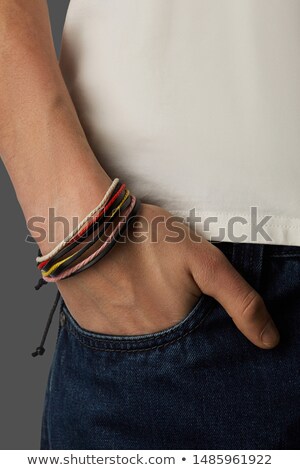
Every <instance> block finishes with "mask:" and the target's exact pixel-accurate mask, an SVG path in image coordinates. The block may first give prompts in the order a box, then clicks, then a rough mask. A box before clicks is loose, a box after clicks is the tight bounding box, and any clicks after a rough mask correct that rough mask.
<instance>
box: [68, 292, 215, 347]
mask: <svg viewBox="0 0 300 470" xmlns="http://www.w3.org/2000/svg"><path fill="white" fill-rule="evenodd" d="M202 295H203V296H205V297H206V298H205V299H203V302H204V305H203V308H205V302H206V303H207V306H209V303H210V302H212V301H214V299H213V298H212V297H210V296H206V295H205V294H202ZM201 298H202V297H201ZM198 304H199V305H198ZM200 306H201V304H200V300H199V301H198V303H197V304H196V305H195V307H194V309H193V310H192V311H191V313H192V314H195V313H196V312H197V310H198V307H200ZM63 313H64V312H63ZM190 318H193V317H192V316H191V317H190ZM184 320H188V316H187V317H186V318H185V319H184ZM184 320H183V323H182V324H181V325H180V324H178V328H176V325H175V328H174V330H173V331H172V330H169V331H164V332H161V333H159V335H157V337H156V338H157V339H159V338H163V337H164V336H166V335H168V334H172V333H173V332H175V333H177V332H180V330H181V329H182V328H184V327H185V324H184ZM66 323H67V328H68V330H69V331H71V330H73V331H75V332H76V334H78V335H82V336H84V337H85V339H86V340H88V341H98V342H102V343H109V344H113V343H116V342H121V343H127V344H128V345H130V344H131V343H143V342H147V341H151V340H152V339H156V338H155V337H154V336H150V337H148V338H140V339H134V338H133V337H132V339H126V338H114V339H113V343H112V342H111V341H110V340H109V339H108V340H105V339H104V338H97V337H93V336H89V335H85V332H84V331H83V332H82V333H81V332H80V331H77V328H76V326H74V325H73V324H72V323H70V320H69V319H68V321H67V322H66ZM69 325H70V326H69ZM79 328H80V326H79ZM100 334H101V333H100ZM108 336H109V335H108Z"/></svg>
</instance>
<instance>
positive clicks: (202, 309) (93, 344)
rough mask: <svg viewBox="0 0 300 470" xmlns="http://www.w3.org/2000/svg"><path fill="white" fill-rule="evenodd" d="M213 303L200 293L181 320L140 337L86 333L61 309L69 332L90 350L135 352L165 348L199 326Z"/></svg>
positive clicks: (64, 308) (63, 308)
mask: <svg viewBox="0 0 300 470" xmlns="http://www.w3.org/2000/svg"><path fill="white" fill-rule="evenodd" d="M215 304H216V301H215V300H214V299H213V298H212V297H210V296H208V295H205V294H201V296H200V297H199V299H198V300H197V303H196V304H195V306H194V307H193V308H192V310H191V311H190V312H189V313H188V314H187V315H186V316H185V317H184V318H183V319H182V320H181V321H179V322H178V323H176V324H175V325H173V326H171V327H169V328H166V329H163V330H160V331H158V332H155V333H149V334H142V335H110V334H104V333H95V332H92V331H89V330H86V329H84V328H82V327H81V326H80V325H79V324H78V323H77V322H76V320H75V319H74V317H73V316H72V315H71V313H70V311H69V309H68V308H67V306H66V305H65V304H64V303H63V305H62V309H61V318H62V321H63V323H65V327H66V329H67V330H68V332H69V333H70V334H72V335H73V336H75V337H76V338H77V339H78V341H79V342H80V343H81V344H83V345H85V346H87V347H88V348H90V349H93V350H95V351H96V350H98V351H99V350H102V351H119V352H135V351H136V352H137V351H145V350H151V349H154V348H159V347H165V346H167V345H168V344H170V343H173V342H174V341H177V340H178V339H180V338H182V337H183V336H186V335H188V334H189V333H190V332H191V331H193V330H194V329H196V328H198V327H199V326H200V325H201V323H202V322H203V321H204V319H205V318H206V316H207V315H208V314H209V312H211V311H212V309H213V308H214V306H215Z"/></svg>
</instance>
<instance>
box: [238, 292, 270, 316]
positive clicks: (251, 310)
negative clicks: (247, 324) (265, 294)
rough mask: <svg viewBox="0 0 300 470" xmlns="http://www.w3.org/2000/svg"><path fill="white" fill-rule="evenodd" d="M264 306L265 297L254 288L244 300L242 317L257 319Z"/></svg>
mask: <svg viewBox="0 0 300 470" xmlns="http://www.w3.org/2000/svg"><path fill="white" fill-rule="evenodd" d="M263 308H264V301H263V299H262V298H261V296H260V295H259V294H258V293H257V292H256V291H255V290H254V289H252V290H250V292H248V294H247V295H246V296H245V298H244V300H243V302H242V307H241V317H242V318H243V319H244V320H248V321H255V320H256V319H257V318H258V316H259V315H260V312H261V311H262V310H263Z"/></svg>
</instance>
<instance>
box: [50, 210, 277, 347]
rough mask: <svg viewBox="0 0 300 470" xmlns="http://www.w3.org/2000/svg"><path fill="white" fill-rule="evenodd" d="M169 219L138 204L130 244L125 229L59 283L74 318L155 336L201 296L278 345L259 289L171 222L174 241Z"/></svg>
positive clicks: (251, 335) (250, 333)
mask: <svg viewBox="0 0 300 470" xmlns="http://www.w3.org/2000/svg"><path fill="white" fill-rule="evenodd" d="M170 216H171V214H170V213H169V212H167V211H165V210H163V209H161V208H159V207H157V206H152V205H147V204H142V209H141V211H140V217H139V219H138V220H140V221H141V223H140V224H138V225H140V227H139V228H137V229H135V230H132V234H133V231H134V232H135V240H136V241H133V239H132V234H131V236H130V239H127V240H126V242H125V243H120V244H117V245H116V246H115V247H114V248H113V249H112V251H111V252H110V253H109V254H108V255H107V256H106V257H105V258H103V259H102V260H101V261H99V262H98V263H97V264H96V265H94V266H93V267H91V268H89V269H88V270H87V271H85V272H83V273H81V274H78V275H76V276H74V277H72V278H70V279H65V280H62V281H59V282H58V287H59V289H60V291H61V292H62V295H63V297H64V300H65V302H66V304H67V306H68V308H69V310H70V312H71V313H72V315H73V316H74V318H75V319H76V320H77V321H78V323H79V324H80V325H81V326H82V327H84V328H86V329H88V330H92V331H94V332H100V333H106V334H117V335H135V334H146V333H153V332H157V331H160V330H163V329H165V328H168V327H170V326H172V325H174V324H176V323H178V322H179V321H180V320H182V319H183V318H184V317H185V316H186V315H187V312H189V311H190V310H191V308H192V307H193V306H194V305H195V303H196V301H197V299H198V298H199V296H200V295H201V294H202V293H205V294H208V295H210V296H212V297H214V298H215V299H216V300H217V301H218V302H219V303H220V304H221V305H222V306H223V307H224V308H225V310H226V311H227V313H228V314H229V315H230V316H231V317H232V319H233V321H234V323H235V324H236V326H237V327H238V328H239V330H240V331H241V332H242V333H243V334H244V335H245V336H246V337H247V338H248V339H249V340H250V341H251V342H252V343H254V344H255V345H256V346H258V347H261V348H272V347H274V346H276V344H277V343H278V341H279V334H278V331H277V329H276V327H275V325H274V323H273V321H272V319H271V317H270V315H269V313H268V312H267V310H266V307H265V305H264V302H263V300H262V298H261V297H260V296H259V295H258V293H257V292H256V291H255V290H254V289H253V288H252V287H251V286H250V285H249V284H248V283H247V282H246V281H245V280H244V279H243V278H242V276H241V275H240V274H239V273H238V272H237V271H236V270H235V269H234V267H233V266H232V265H231V263H230V262H229V261H228V260H227V258H226V257H225V256H224V255H223V253H222V252H221V251H220V250H219V249H218V248H217V247H216V246H214V245H212V244H211V243H209V242H208V241H207V240H202V242H199V241H198V242H197V241H193V240H192V238H193V237H191V236H189V234H191V232H190V229H189V228H188V227H187V225H185V224H183V223H179V222H176V224H174V225H176V227H178V228H179V229H180V230H181V233H182V234H183V235H184V236H181V240H180V241H178V240H177V241H175V238H176V237H175V234H174V231H173V232H172V231H171V230H170V229H168V228H167V227H168V225H166V221H167V219H168V218H169V217H170ZM158 220H160V222H159V223H156V222H157V221H158ZM145 221H146V222H148V223H146V224H145ZM155 221H156V222H155ZM136 225H137V224H136ZM147 226H148V228H147ZM141 237H143V238H141ZM166 237H169V238H170V239H171V238H172V239H173V241H171V240H169V241H166ZM156 239H157V241H155V240H156ZM141 240H143V241H141ZM151 240H152V241H151ZM138 241H139V242H138Z"/></svg>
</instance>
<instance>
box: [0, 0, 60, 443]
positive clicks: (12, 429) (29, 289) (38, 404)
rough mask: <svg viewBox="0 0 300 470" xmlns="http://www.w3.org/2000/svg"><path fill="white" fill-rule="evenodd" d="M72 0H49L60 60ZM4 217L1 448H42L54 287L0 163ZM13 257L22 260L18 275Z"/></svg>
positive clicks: (0, 200)
mask: <svg viewBox="0 0 300 470" xmlns="http://www.w3.org/2000/svg"><path fill="white" fill-rule="evenodd" d="M68 4H69V0H48V5H49V13H50V19H51V25H52V31H53V37H54V42H55V47H56V51H57V55H59V50H60V41H61V33H62V28H63V24H64V19H65V14H66V10H67V7H68ZM0 213H1V219H2V220H7V221H8V226H7V227H5V230H4V227H3V225H2V227H1V231H0V244H1V262H2V266H1V268H2V269H1V300H0V312H1V328H0V345H1V349H0V371H1V388H0V390H1V392H0V393H1V399H0V416H1V419H0V439H1V441H0V448H1V449H9V450H12V449H25V450H26V449H39V439H40V424H41V416H42V408H43V399H44V391H45V387H46V381H47V376H48V372H49V367H50V363H51V359H52V354H53V350H54V343H55V336H56V331H57V322H58V315H56V316H55V320H54V322H53V324H52V328H51V331H50V334H49V336H48V339H47V343H46V353H45V355H44V356H42V357H37V358H32V357H31V352H32V351H33V350H34V349H35V347H36V346H38V344H39V341H40V338H41V335H42V332H43V329H44V327H45V323H46V321H47V317H48V313H49V311H50V309H51V306H52V303H53V300H54V297H55V294H56V288H55V286H53V285H48V286H44V287H43V288H42V289H41V290H40V291H35V289H34V285H35V284H36V281H37V279H38V278H39V273H38V271H37V269H36V267H35V261H34V260H35V257H36V254H37V248H36V245H33V244H29V243H25V237H26V235H27V233H28V231H27V229H26V224H25V220H24V217H23V214H22V211H21V209H20V207H19V204H18V201H17V199H16V196H15V193H14V189H13V187H12V184H11V182H10V179H9V177H8V175H7V172H6V170H5V168H4V166H3V163H2V161H1V160H0ZM10 258H12V260H13V261H18V270H17V271H18V272H17V271H16V270H15V269H13V266H12V265H11V262H10Z"/></svg>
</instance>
